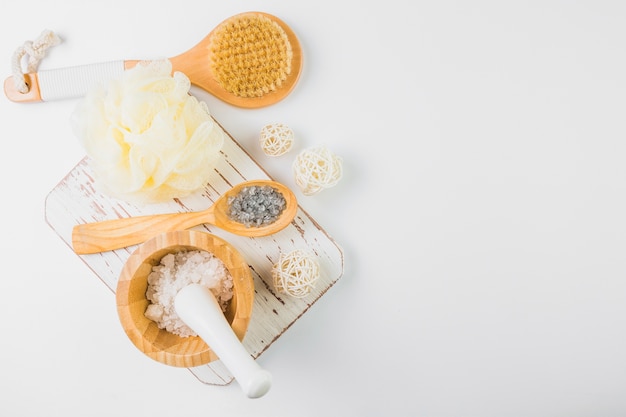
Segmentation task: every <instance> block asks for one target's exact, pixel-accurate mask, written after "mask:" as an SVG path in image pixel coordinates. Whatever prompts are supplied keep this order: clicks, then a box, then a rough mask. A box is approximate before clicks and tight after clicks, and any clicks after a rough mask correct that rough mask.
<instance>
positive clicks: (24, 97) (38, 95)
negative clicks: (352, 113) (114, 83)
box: [4, 61, 128, 102]
mask: <svg viewBox="0 0 626 417" xmlns="http://www.w3.org/2000/svg"><path fill="white" fill-rule="evenodd" d="M127 65H128V64H126V63H125V62H124V61H110V62H101V63H96V64H89V65H80V66H74V67H67V68H58V69H50V70H44V71H39V72H36V73H30V74H26V75H25V78H26V83H27V84H28V87H29V91H28V92H27V93H20V92H19V91H17V89H16V88H15V81H14V80H13V77H9V78H7V79H6V80H5V81H4V93H5V94H6V96H7V98H8V99H9V100H11V101H15V102H36V101H55V100H63V99H68V98H76V97H82V96H84V95H85V94H86V93H87V91H89V89H90V88H91V87H92V86H94V85H96V84H97V83H104V82H107V81H108V80H111V79H114V78H117V77H119V76H121V74H122V73H123V72H124V69H125V68H126V66H127Z"/></svg>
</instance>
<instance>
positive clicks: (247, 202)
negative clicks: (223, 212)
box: [228, 185, 287, 227]
mask: <svg viewBox="0 0 626 417" xmlns="http://www.w3.org/2000/svg"><path fill="white" fill-rule="evenodd" d="M286 206H287V202H286V201H285V197H284V196H283V195H282V194H281V193H280V192H279V191H277V190H276V189H274V188H273V187H271V186H269V185H264V186H259V185H252V186H249V187H244V188H242V189H241V191H240V192H239V193H237V195H235V196H234V197H231V198H229V200H228V217H229V218H230V219H231V220H234V221H236V222H238V223H241V224H244V225H245V226H246V227H261V226H265V225H268V224H271V223H274V222H275V221H276V220H277V219H278V217H280V214H281V213H282V212H283V210H284V209H285V207H286Z"/></svg>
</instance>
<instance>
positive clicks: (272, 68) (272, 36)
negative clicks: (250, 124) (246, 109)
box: [209, 15, 293, 98]
mask: <svg viewBox="0 0 626 417" xmlns="http://www.w3.org/2000/svg"><path fill="white" fill-rule="evenodd" d="M209 49H210V52H211V54H210V56H211V70H212V72H213V75H214V77H215V80H216V81H217V82H218V84H220V85H221V86H222V88H224V89H225V90H227V91H229V92H230V93H232V94H234V95H236V96H238V97H243V98H252V97H261V96H263V95H265V94H267V93H270V92H272V91H275V90H276V89H277V88H279V87H280V86H281V84H282V83H283V82H284V81H285V80H286V79H287V76H288V75H289V74H290V73H291V61H292V56H293V51H292V48H291V44H290V42H289V39H288V37H287V34H286V33H285V31H284V30H283V28H282V27H280V25H279V24H278V23H276V22H275V21H273V20H271V19H270V18H268V17H266V16H263V15H245V16H235V17H233V18H231V19H229V20H226V21H225V22H223V23H222V24H220V25H219V26H218V27H216V28H215V31H214V36H213V37H212V41H211V43H210V46H209Z"/></svg>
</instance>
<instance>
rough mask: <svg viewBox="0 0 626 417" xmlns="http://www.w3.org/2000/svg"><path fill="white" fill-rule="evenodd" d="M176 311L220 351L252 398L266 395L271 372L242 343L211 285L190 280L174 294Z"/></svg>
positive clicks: (201, 336)
mask: <svg viewBox="0 0 626 417" xmlns="http://www.w3.org/2000/svg"><path fill="white" fill-rule="evenodd" d="M174 308H175V310H176V313H177V314H178V316H179V317H180V318H181V320H182V321H184V322H185V324H186V325H187V326H189V327H190V328H191V329H193V330H194V331H195V332H196V333H197V334H198V336H200V338H202V340H204V341H205V342H206V344H207V345H209V347H210V348H211V350H212V351H213V352H215V353H216V354H217V356H218V357H219V358H220V360H221V361H222V363H223V364H224V365H225V366H226V367H227V368H228V370H229V371H230V372H231V373H232V374H233V376H234V377H235V379H236V380H237V382H238V383H239V386H241V389H242V390H243V391H244V392H245V394H246V395H247V396H248V397H249V398H259V397H261V396H263V395H265V394H266V393H267V392H268V391H269V389H270V386H271V384H272V375H271V374H270V373H269V372H268V371H266V370H264V369H262V368H261V367H260V366H259V364H258V363H256V362H255V361H254V359H253V358H252V356H251V355H250V354H249V353H248V351H246V349H245V348H244V347H243V345H242V344H241V342H240V341H239V339H238V338H237V336H236V335H235V333H234V332H233V329H232V328H231V327H230V325H229V324H228V321H226V318H225V317H224V314H223V313H222V310H221V308H220V306H219V303H218V302H217V300H216V299H215V296H214V295H213V293H212V292H211V290H209V289H208V288H206V287H204V286H202V285H200V284H191V285H188V286H186V287H184V288H183V289H181V290H180V291H179V292H178V294H177V295H176V297H175V298H174Z"/></svg>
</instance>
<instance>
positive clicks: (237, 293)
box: [115, 230, 254, 368]
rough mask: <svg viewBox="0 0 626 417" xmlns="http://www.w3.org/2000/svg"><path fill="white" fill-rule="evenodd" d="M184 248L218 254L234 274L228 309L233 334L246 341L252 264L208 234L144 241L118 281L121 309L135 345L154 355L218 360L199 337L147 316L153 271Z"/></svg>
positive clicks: (196, 362)
mask: <svg viewBox="0 0 626 417" xmlns="http://www.w3.org/2000/svg"><path fill="white" fill-rule="evenodd" d="M182 250H205V251H207V252H210V253H212V254H213V255H215V256H216V257H217V258H219V259H220V260H221V261H222V262H224V265H225V266H226V268H227V269H228V271H229V272H230V274H231V275H232V277H233V298H232V299H231V301H230V304H229V306H228V308H227V310H226V312H225V313H224V315H225V317H226V320H227V321H228V322H229V323H230V325H231V327H232V330H233V332H234V333H235V335H236V336H237V338H238V339H239V341H242V340H243V338H244V335H245V334H246V331H247V329H248V324H249V322H250V315H251V313H252V305H253V302H254V281H253V279H252V274H251V273H250V268H249V266H248V264H247V262H246V261H245V259H244V258H243V257H242V256H241V255H240V254H239V252H237V250H236V249H235V248H234V247H233V246H232V245H231V244H229V243H228V242H226V241H225V240H223V239H221V238H219V237H217V236H214V235H211V234H209V233H205V232H200V231H194V230H184V231H174V232H167V233H163V234H161V235H158V236H156V237H154V238H152V239H150V240H148V241H146V242H144V243H143V244H141V245H140V246H139V247H138V248H137V249H136V250H135V251H134V252H133V253H132V254H131V255H130V257H129V258H128V260H127V261H126V263H125V265H124V267H123V269H122V272H121V274H120V278H119V281H118V284H117V289H116V293H115V298H116V302H117V312H118V315H119V318H120V321H121V323H122V326H123V328H124V331H125V332H126V334H127V335H128V337H129V339H130V340H131V342H133V344H134V345H135V346H136V347H137V348H138V349H139V350H140V351H142V352H143V353H145V354H146V355H147V356H149V357H150V358H152V359H154V360H156V361H159V362H161V363H164V364H166V365H171V366H177V367H187V368H189V367H195V366H200V365H205V364H207V363H209V362H212V361H214V360H217V359H218V357H217V355H216V354H215V353H214V352H213V351H212V350H211V348H210V347H209V346H208V345H207V344H206V343H205V342H204V341H203V340H202V339H201V338H200V337H199V336H190V337H180V336H178V335H175V334H173V333H170V332H168V331H166V330H165V329H159V328H158V326H157V324H156V323H155V322H154V321H152V320H150V319H148V318H146V316H145V315H144V314H145V311H146V308H147V307H148V305H149V304H150V301H149V300H148V299H147V298H146V289H147V288H148V275H149V274H150V272H152V267H153V266H155V265H158V264H159V263H160V261H161V258H163V256H165V255H167V254H168V253H175V252H180V251H182Z"/></svg>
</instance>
